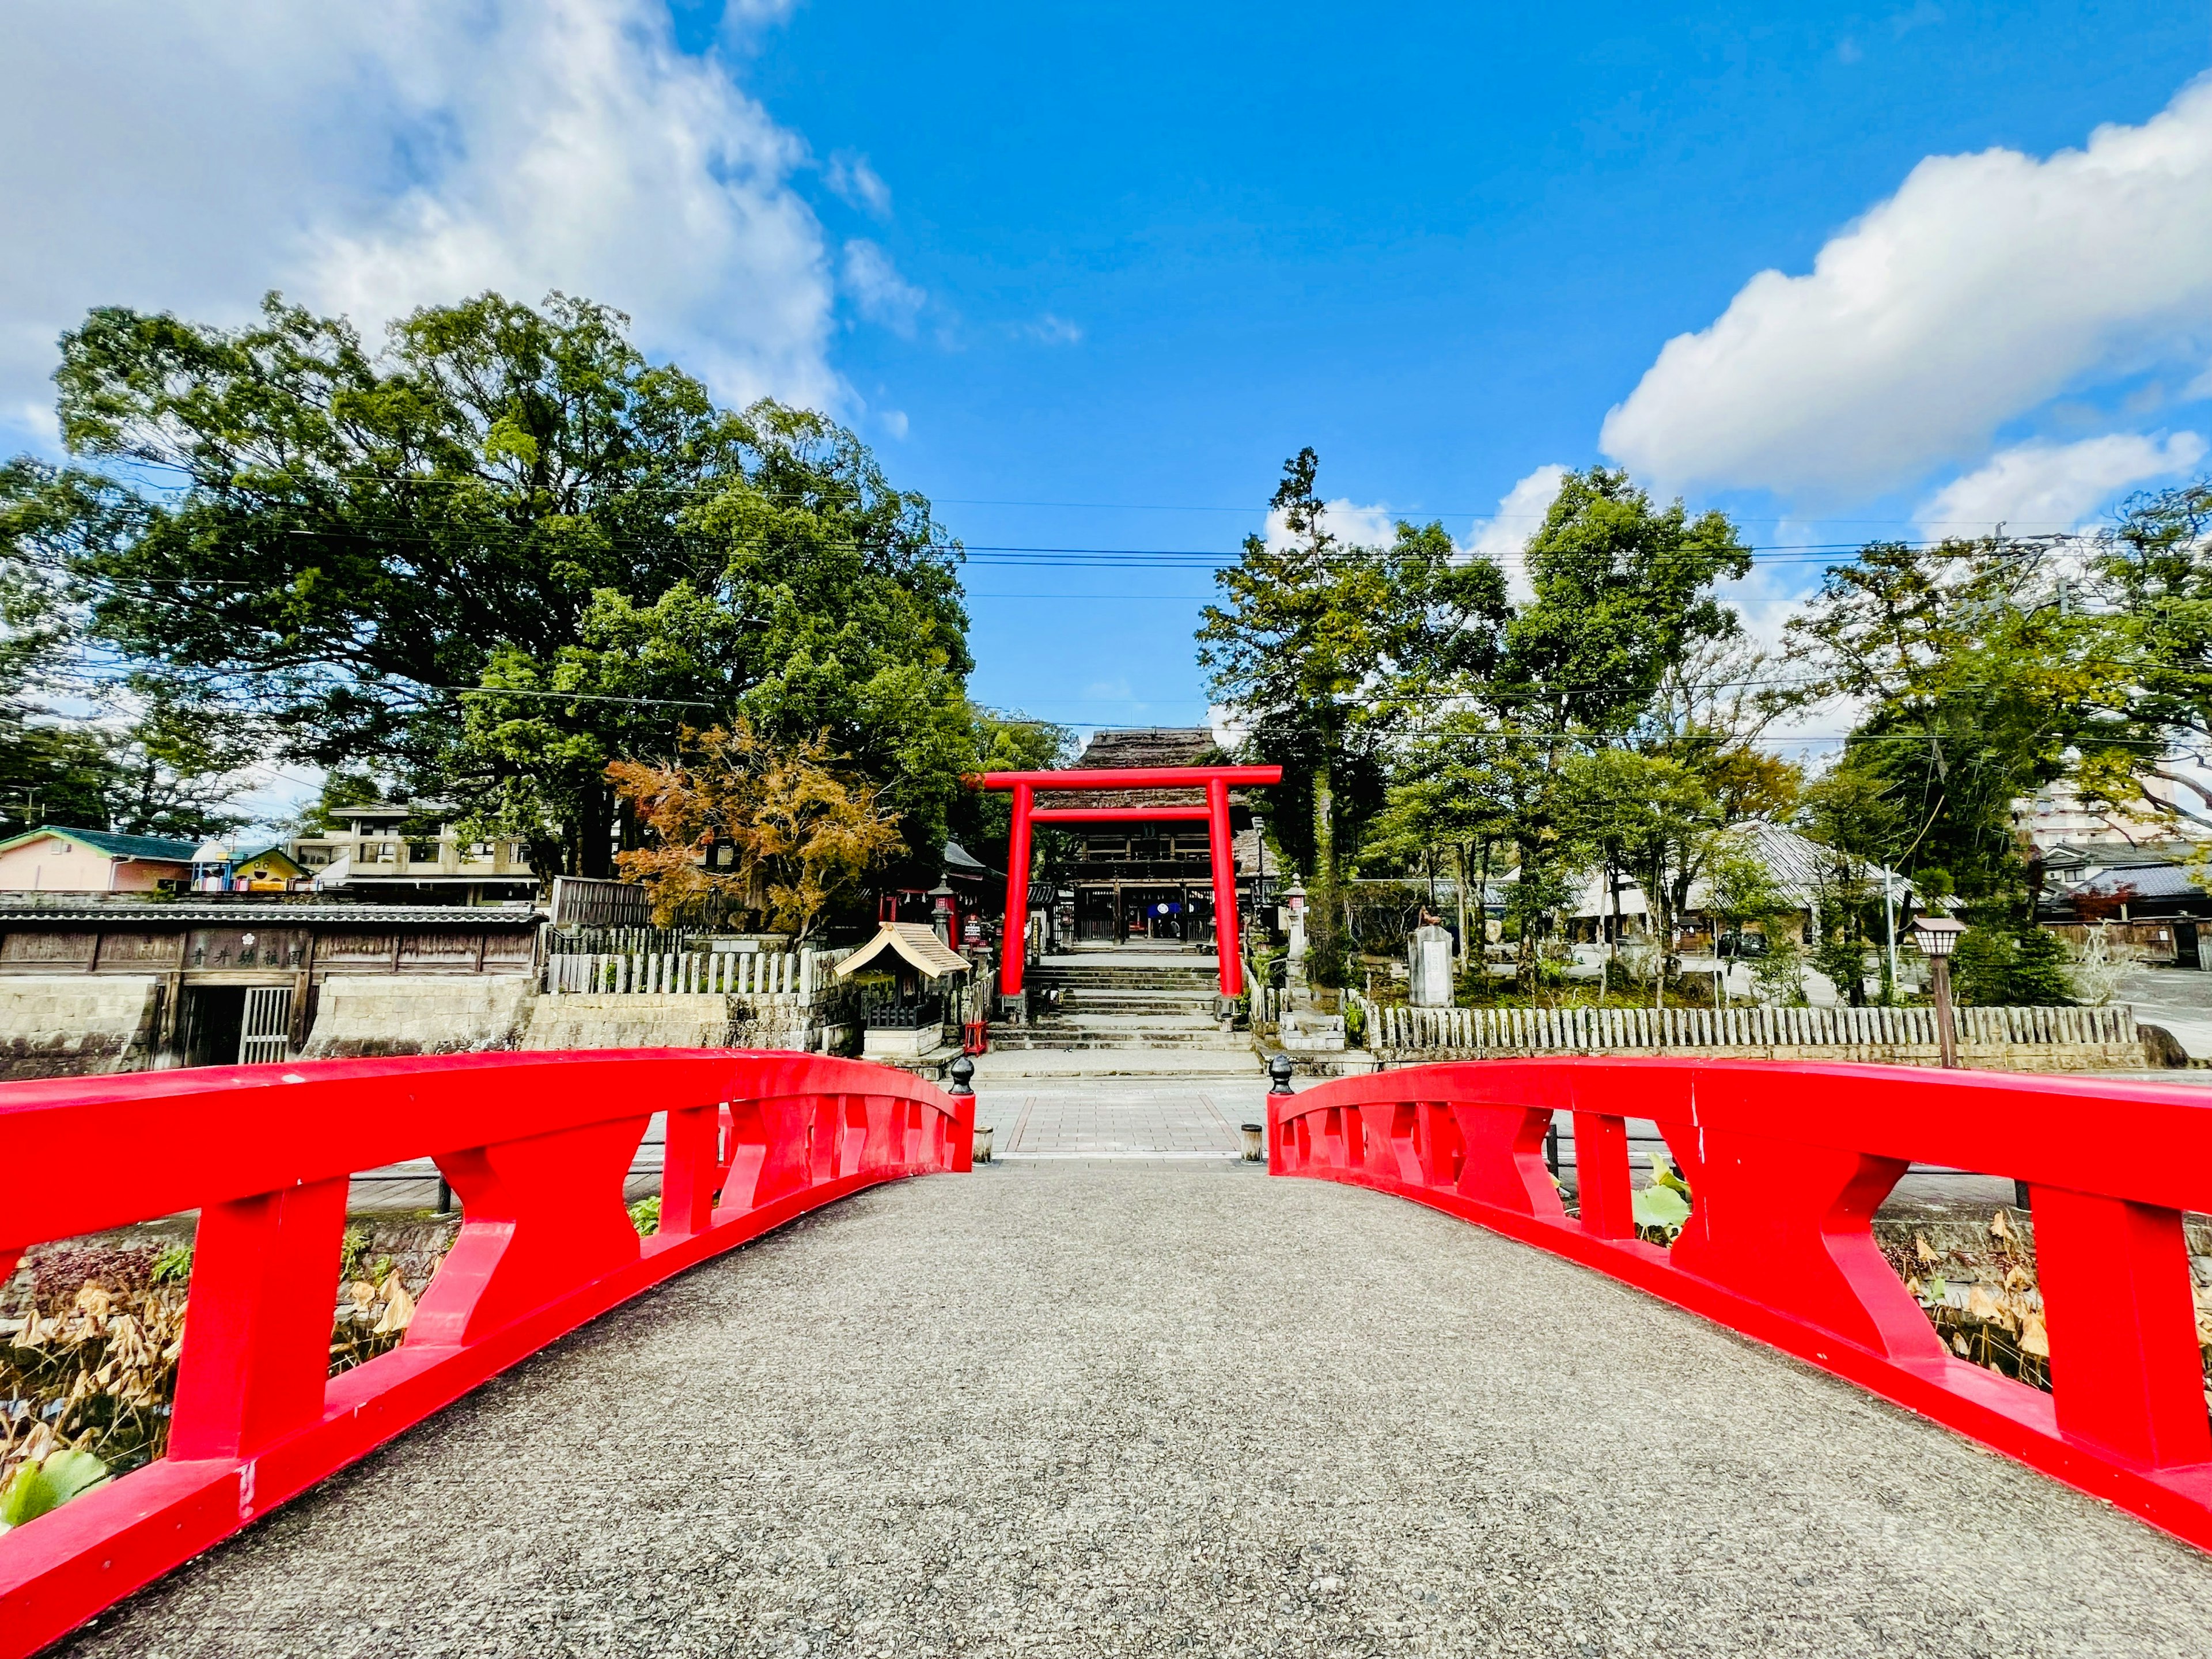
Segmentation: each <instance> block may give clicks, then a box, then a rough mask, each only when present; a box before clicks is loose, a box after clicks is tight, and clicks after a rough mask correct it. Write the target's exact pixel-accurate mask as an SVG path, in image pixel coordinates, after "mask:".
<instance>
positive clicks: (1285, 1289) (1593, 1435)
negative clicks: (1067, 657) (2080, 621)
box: [64, 1162, 2212, 1659]
mask: <svg viewBox="0 0 2212 1659" xmlns="http://www.w3.org/2000/svg"><path fill="white" fill-rule="evenodd" d="M2207 1650H2212V1559H2208V1558H2206V1557H2204V1556H2201V1555H2199V1554H2197V1553H2195V1552H2193V1551H2191V1550H2190V1549H2189V1548H2187V1547H2185V1546H2182V1545H2180V1544H2177V1543H2174V1542H2172V1541H2169V1540H2167V1539H2166V1538H2165V1537H2163V1536H2162V1535H2160V1534H2157V1533H2154V1532H2152V1531H2150V1530H2149V1529H2148V1528H2145V1527H2143V1526H2142V1525H2140V1524H2138V1523H2137V1522H2134V1521H2132V1520H2130V1519H2128V1518H2126V1517H2124V1516H2121V1515H2120V1514H2118V1512H2116V1511H2114V1510H2108V1509H2106V1508H2105V1507H2103V1506H2102V1505H2100V1504H2096V1503H2094V1502H2093V1501H2091V1500H2089V1499H2087V1498H2082V1497H2080V1496H2078V1495H2076V1494H2075V1493H2074V1492H2070V1491H2068V1490H2067V1489H2065V1488H2063V1487H2061V1486H2057V1485H2054V1484H2053V1483H2051V1482H2050V1481H2048V1480H2045V1479H2043V1478H2042V1477H2040V1476H2039V1475H2036V1474H2031V1473H2030V1472H2028V1471H2027V1470H2025V1469H2021V1468H2016V1467H2015V1466H2014V1465H2012V1464H2010V1463H2008V1462H2003V1461H2002V1460H2000V1459H1998V1458H1996V1457H1994V1456H1990V1455H1984V1454H1982V1453H1980V1452H1978V1451H1977V1450H1975V1449H1973V1448H1972V1447H1971V1446H1969V1445H1968V1444H1966V1443H1965V1442H1963V1441H1960V1440H1959V1439H1957V1438H1955V1437H1952V1436H1950V1435H1948V1434H1947V1433H1945V1432H1944V1431H1941V1430H1938V1429H1936V1428H1934V1427H1932V1426H1929V1425H1926V1424H1923V1423H1922V1422H1919V1421H1918V1420H1917V1419H1912V1418H1910V1417H1907V1416H1905V1415H1904V1414H1902V1413H1898V1412H1896V1411H1893V1410H1892V1409H1890V1408H1889V1407H1886V1406H1882V1405H1881V1404H1878V1403H1876V1402H1875V1401H1872V1400H1870V1399H1869V1398H1867V1397H1866V1396H1864V1395H1861V1394H1859V1393H1858V1392H1857V1391H1856V1390H1855V1389H1851V1388H1850V1387H1849V1386H1847V1385H1845V1384H1844V1383H1838V1382H1835V1381H1833V1380H1832V1379H1830V1378H1827V1377H1826V1376H1820V1375H1817V1374H1815V1373H1814V1372H1811V1371H1808V1370H1804V1369H1802V1368H1801V1367H1799V1366H1797V1365H1796V1364H1793V1363H1791V1362H1790V1361H1788V1360H1784V1359H1783V1358H1778V1357H1777V1356H1775V1355H1772V1354H1771V1353H1768V1352H1765V1351H1764V1350H1762V1349H1759V1348H1757V1347H1754V1346H1750V1345H1748V1344H1746V1343H1743V1342H1741V1341H1738V1340H1735V1339H1734V1338H1732V1337H1730V1336H1729V1335H1727V1334H1723V1332H1721V1331H1719V1330H1717V1329H1716V1328H1712V1327H1711V1326H1708V1325H1705V1324H1704V1323H1703V1322H1700V1321H1699V1320H1697V1319H1695V1318H1692V1317H1691V1316H1688V1315H1686V1314H1682V1313H1680V1312H1678V1311H1676V1310H1673V1309H1669V1308H1666V1307H1663V1306H1661V1305H1660V1304H1656V1303H1653V1302H1650V1301H1648V1300H1646V1299H1644V1297H1639V1296H1638V1295H1637V1294H1636V1293H1635V1292H1633V1291H1627V1290H1625V1289H1622V1288H1620V1287H1619V1286H1617V1285H1613V1284H1611V1283H1610V1282H1608V1281H1607V1280H1605V1279H1601V1278H1599V1277H1597V1276H1595V1275H1594V1274H1590V1273H1584V1272H1582V1271H1580V1270H1577V1269H1576V1268H1573V1267H1568V1266H1566V1265H1565V1264H1564V1263H1561V1262H1559V1261H1554V1260H1553V1259H1552V1258H1550V1257H1548V1256H1545V1255H1541V1254H1539V1253H1537V1252H1535V1251H1533V1250H1528V1249H1522V1248H1521V1247H1518V1246H1516V1245H1513V1244H1510V1243H1505V1242H1504V1241H1502V1240H1499V1239H1498V1238H1495V1237H1491V1236H1490V1235H1487V1234H1486V1233H1483V1232H1481V1231H1479V1230H1477V1229H1475V1228H1473V1227H1468V1226H1466V1225H1462V1224H1460V1223H1457V1222H1455V1221H1452V1220H1449V1219H1448V1218H1444V1217H1442V1216H1438V1215H1437V1214H1435V1213H1433V1212H1428V1211H1425V1210H1422V1209H1420V1208H1418V1207H1416V1206H1413V1205H1409V1204H1406V1203H1403V1202H1401V1201H1400V1200H1395V1199H1391V1198H1387V1197H1384V1196H1382V1195H1380V1194H1371V1193H1364V1192H1358V1191H1354V1190H1352V1189H1349V1188H1342V1187H1336V1186H1332V1185H1328V1184H1324V1183H1321V1182H1304V1181H1271V1180H1269V1179H1268V1178H1267V1177H1266V1176H1263V1175H1261V1174H1260V1173H1259V1172H1258V1171H1256V1170H1249V1169H1244V1168H1240V1167H1238V1166H1237V1165H1234V1164H1210V1165H1208V1164H1126V1163H1125V1164H1084V1163H1074V1162H1061V1163H1037V1164H1021V1165H1011V1166H1000V1167H998V1168H987V1169H984V1170H979V1171H977V1172H976V1174H975V1175H974V1176H969V1177H964V1178H963V1177H942V1176H940V1177H936V1178H933V1179H929V1180H925V1181H919V1182H909V1183H906V1184H903V1185H901V1186H897V1187H893V1188H879V1189H877V1190H875V1191H873V1192H871V1193H867V1194H862V1195H860V1196H859V1197H857V1198H854V1199H851V1200H847V1201H846V1202H845V1203H843V1204H842V1205H839V1206H836V1207H834V1208H833V1209H831V1210H829V1211H827V1212H823V1213H821V1214H819V1215H817V1216H816V1217H813V1218H809V1219H807V1220H805V1221H803V1222H801V1223H799V1224H798V1225H794V1226H793V1227H791V1228H789V1229H787V1231H784V1232H782V1233H781V1234H779V1235H776V1236H775V1237H771V1238H769V1239H766V1240H763V1241H762V1242H760V1243H757V1244H756V1245H754V1246H752V1247H750V1248H749V1249H744V1250H742V1251H739V1252H737V1253H736V1254H734V1255H731V1256H728V1257H726V1258H724V1259H723V1260H721V1261H718V1262H716V1263H713V1264H710V1265H709V1266H707V1267H702V1268H700V1269H698V1270H697V1271H696V1272H694V1273H691V1274H690V1275H688V1276H686V1277H685V1278H684V1279H680V1280H678V1281H676V1282H675V1283H673V1284H672V1285H669V1286H666V1287H665V1288H664V1289H662V1290H661V1291H659V1292H657V1293H656V1294H654V1295H653V1296H651V1297H647V1298H646V1299H645V1300H644V1301H642V1302H641V1303H638V1304H633V1305H632V1306H630V1307H629V1308H627V1309H624V1310H620V1311H618V1312H617V1313H616V1314H613V1315H611V1316H609V1317H607V1318H606V1319H604V1320H602V1321H600V1322H599V1323H598V1324H597V1325H595V1326H593V1327H592V1328H589V1329H587V1330H586V1331H583V1332H580V1333H579V1334H577V1335H575V1336H574V1337H572V1338H570V1339H569V1340H567V1341H566V1342H564V1343H562V1344H561V1345H560V1346H557V1347H556V1348H555V1349H553V1350H552V1351H550V1352H548V1353H546V1354H544V1355H542V1356H540V1357H538V1358H537V1359H535V1360H533V1361H532V1362H530V1363H528V1364H525V1365H523V1366H521V1367H520V1368H519V1369H518V1370H515V1371H513V1372H512V1373H510V1374H509V1375H508V1376H506V1377H504V1378H502V1379H500V1380H499V1381H497V1382H495V1383H493V1384H491V1385H490V1386H489V1387H488V1388H486V1389H483V1390H482V1391H480V1392H479V1393H478V1394H477V1395H474V1396H473V1397H471V1399H469V1400H467V1401H464V1402H462V1403H461V1404H459V1405H458V1406H456V1407H453V1409H451V1410H449V1411H447V1413H444V1414H443V1415H442V1416H441V1417H440V1418H438V1419H435V1420H434V1421H432V1422H431V1423H429V1424H427V1425H423V1426H422V1428H420V1429H418V1430H416V1431H415V1432H413V1433H412V1434H410V1435H409V1436H407V1437H404V1439H402V1440H401V1441H399V1442H398V1443H396V1444H394V1445H393V1446H392V1447H390V1448H388V1449H386V1451H384V1452H383V1453H382V1454H380V1455H378V1456H376V1457H375V1458H374V1459H372V1460H370V1461H369V1462H368V1463H366V1464H364V1465H362V1466H361V1467H360V1468H356V1469H355V1470H353V1471H350V1472H349V1473H348V1474H344V1475H342V1476H340V1477H338V1478H337V1479H336V1480H332V1481H331V1482H330V1483H329V1484H328V1485H327V1486H325V1487H324V1488H323V1489H321V1490H320V1491H319V1492H317V1493H315V1494H313V1496H311V1497H310V1498H307V1499H306V1500H304V1501H302V1502H301V1503H299V1504H295V1505H293V1506H292V1507H290V1508H289V1509H287V1510H283V1511H280V1512H279V1513H278V1514H277V1515H276V1516H272V1517H271V1518H270V1520H268V1521H267V1522H264V1523H262V1524H261V1525H259V1526H258V1527H256V1528H253V1529H252V1531H251V1532H250V1533H248V1534H246V1535H244V1536H243V1537H241V1538H240V1539H237V1540H235V1541H233V1542H232V1543H230V1544H229V1545H228V1546H226V1547H222V1548H221V1549H219V1550H216V1552H214V1553H211V1554H210V1555H209V1556H208V1557H205V1558H204V1559H202V1560H200V1561H199V1562H197V1563H195V1564H194V1565H191V1566H190V1567H187V1568H186V1569H185V1570H184V1571H180V1572H179V1573H178V1574H176V1575H175V1576H174V1577H172V1578H170V1579H169V1580H167V1581H166V1582H165V1583H162V1584H161V1585H159V1586H157V1587H155V1589H153V1590H151V1591H149V1592H148V1593H146V1594H145V1595H142V1596H140V1597H138V1598H137V1599H136V1600H135V1601H131V1602H130V1603H128V1604H126V1606H125V1607H123V1608H121V1609H119V1610H118V1611H117V1612H115V1613H111V1614H109V1615H108V1616H107V1617H106V1618H104V1619H102V1620H100V1624H99V1626H96V1627H95V1628H94V1629H93V1630H92V1631H90V1632H85V1633H82V1634H81V1635H80V1636H79V1637H78V1638H76V1639H75V1640H74V1641H73V1642H71V1643H70V1644H67V1646H66V1647H65V1649H64V1651H66V1652H68V1653H69V1654H70V1655H72V1656H91V1655H95V1654H102V1655H116V1656H126V1655H127V1656H130V1659H154V1656H185V1655H208V1656H215V1655H220V1656H223V1659H238V1656H260V1655H273V1654H298V1655H317V1656H321V1655H356V1654H374V1655H393V1656H408V1659H417V1656H433V1655H456V1656H458V1655H515V1656H528V1659H554V1656H565V1655H571V1654H578V1655H581V1654H589V1655H595V1656H596V1655H607V1656H616V1655H620V1656H634V1655H639V1656H652V1659H687V1656H704V1655H753V1654H763V1655H766V1654H800V1653H810V1654H819V1653H832V1654H840V1655H843V1654H866V1653H883V1654H899V1655H908V1654H913V1655H923V1654H946V1655H949V1654H1001V1653H1040V1654H1055V1655H1057V1654H1066V1655H1086V1656H1087V1655H1108V1654H1124V1655H1138V1654H1176V1655H1206V1656H1210V1655H1217V1654H1237V1655H1253V1656H1263V1655H1264V1656H1270V1659H1273V1656H1285V1655H1308V1654H1313V1655H1322V1654H1327V1655H1345V1656H1364V1655H1373V1654H1386V1653H1390V1654H1395V1653H1424V1654H1439V1655H1442V1654H1450V1655H1463V1654H1490V1653H1498V1654H1514V1655H1531V1656H1535V1655H1541V1656H1546V1659H1551V1656H1581V1655H1607V1656H1617V1655H1653V1656H1659V1655H1664V1656H1669V1659H1673V1656H1680V1655H1689V1654H1709V1653H1711V1654H1722V1653H1724V1654H1743V1655H1760V1656H1771V1655H1781V1654H1808V1655H1822V1656H1831V1655H1853V1654H1867V1655H1875V1654H1881V1655H1896V1654H1942V1655H1977V1654H1990V1655H2000V1654H2001V1655H2006V1656H2013V1655H2039V1654H2100V1655H2110V1654H2123V1653H2124V1654H2129V1655H2152V1654H2176V1655H2180V1654H2188V1655H2202V1654H2203V1653H2205V1652H2206V1651H2207Z"/></svg>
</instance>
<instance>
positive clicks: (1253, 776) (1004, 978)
mask: <svg viewBox="0 0 2212 1659" xmlns="http://www.w3.org/2000/svg"><path fill="white" fill-rule="evenodd" d="M1281 781H1283V769H1282V768H1281V767H1279V766H1114V767H1105V766H1094V767H1077V768H1071V769H1069V770H1067V771H1065V772H987V773H985V774H984V775H982V776H981V777H980V778H978V779H976V780H975V782H976V784H977V785H978V786H979V787H981V788H985V789H1006V790H1010V791H1012V794H1013V797H1014V822H1013V829H1012V834H1011V835H1010V836H1008V838H1007V842H1006V940H1005V945H1004V947H1003V949H1002V950H1001V951H1000V961H999V989H1000V991H1001V992H1003V993H1004V994H1006V995H1007V996H1013V995H1015V994H1018V993H1019V991H1020V990H1021V988H1022V969H1023V966H1024V957H1025V956H1026V955H1027V953H1028V948H1029V947H1028V942H1027V941H1028V935H1029V926H1030V825H1031V824H1035V823H1142V822H1158V821H1162V820H1169V819H1191V818H1203V819H1205V820H1206V846H1207V852H1208V854H1209V856H1210V857H1211V860H1212V866H1213V939H1214V949H1215V951H1216V952H1217V953H1218V956H1219V957H1220V963H1221V994H1222V995H1224V996H1225V997H1233V996H1241V995H1242V994H1243V990H1244V960H1243V953H1242V950H1241V947H1240V945H1239V943H1238V939H1237V860H1236V857H1235V855H1234V854H1233V853H1232V852H1231V848H1230V836H1229V792H1230V790H1231V788H1247V787H1256V786H1261V785H1266V784H1274V783H1280V782H1281ZM1040 789H1050V790H1070V791H1090V790H1100V789H1115V790H1122V789H1198V790H1202V791H1203V792H1204V793H1205V796H1206V800H1205V804H1204V805H1199V804H1197V803H1195V802H1181V803H1174V804H1170V803H1162V804H1161V805H1158V806H1092V807H1085V806H1046V807H1040V806H1038V805H1036V792H1037V791H1038V790H1040Z"/></svg>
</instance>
